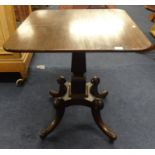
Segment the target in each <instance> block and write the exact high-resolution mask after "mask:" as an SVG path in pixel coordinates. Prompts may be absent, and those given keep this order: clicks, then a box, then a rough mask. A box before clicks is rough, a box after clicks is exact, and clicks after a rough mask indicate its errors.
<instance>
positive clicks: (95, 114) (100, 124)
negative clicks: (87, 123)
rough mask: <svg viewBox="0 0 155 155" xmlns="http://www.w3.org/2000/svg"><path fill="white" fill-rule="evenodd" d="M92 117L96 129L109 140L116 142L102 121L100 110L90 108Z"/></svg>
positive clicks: (113, 134) (115, 137)
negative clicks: (96, 126)
mask: <svg viewBox="0 0 155 155" xmlns="http://www.w3.org/2000/svg"><path fill="white" fill-rule="evenodd" d="M92 115H93V118H94V120H95V122H96V124H97V125H98V127H99V128H100V129H101V130H102V131H103V132H104V133H105V134H106V135H107V136H108V137H109V138H110V140H112V141H114V140H116V139H117V135H116V134H115V133H114V132H113V131H111V129H109V128H108V127H107V125H106V124H105V123H104V122H103V121H102V118H101V114H100V109H99V108H93V107H92Z"/></svg>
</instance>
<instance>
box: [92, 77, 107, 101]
mask: <svg viewBox="0 0 155 155" xmlns="http://www.w3.org/2000/svg"><path fill="white" fill-rule="evenodd" d="M91 83H92V86H91V88H90V92H91V94H92V95H94V96H95V97H99V98H103V99H104V98H105V97H106V96H107V95H108V91H107V90H104V91H103V92H101V93H99V92H98V85H99V83H100V79H99V77H97V76H94V77H93V78H92V79H91Z"/></svg>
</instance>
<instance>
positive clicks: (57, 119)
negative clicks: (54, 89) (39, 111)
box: [40, 100, 65, 139]
mask: <svg viewBox="0 0 155 155" xmlns="http://www.w3.org/2000/svg"><path fill="white" fill-rule="evenodd" d="M60 102H61V100H56V102H55V108H56V115H55V118H54V120H53V121H52V122H50V123H49V125H48V127H47V128H46V129H43V130H42V131H41V133H40V138H41V139H44V138H45V137H46V136H47V135H48V134H50V133H51V132H52V131H53V130H54V129H55V128H56V127H57V125H58V124H59V123H60V121H61V119H62V117H63V115H64V112H65V109H64V106H61V103H60Z"/></svg>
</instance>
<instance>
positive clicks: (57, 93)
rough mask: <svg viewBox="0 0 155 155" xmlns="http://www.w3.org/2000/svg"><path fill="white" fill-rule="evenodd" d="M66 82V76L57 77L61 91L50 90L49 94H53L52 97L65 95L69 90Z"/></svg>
mask: <svg viewBox="0 0 155 155" xmlns="http://www.w3.org/2000/svg"><path fill="white" fill-rule="evenodd" d="M65 82H66V79H65V78H64V76H60V77H59V78H58V79H57V83H58V84H59V85H60V86H59V91H54V90H50V91H49V94H50V95H51V96H52V97H54V98H55V97H60V96H63V95H65V93H66V92H67V88H66V86H65Z"/></svg>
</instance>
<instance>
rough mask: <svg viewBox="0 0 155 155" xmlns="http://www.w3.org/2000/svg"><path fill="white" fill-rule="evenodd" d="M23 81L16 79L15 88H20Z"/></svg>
mask: <svg viewBox="0 0 155 155" xmlns="http://www.w3.org/2000/svg"><path fill="white" fill-rule="evenodd" d="M24 81H25V80H24V79H18V80H17V81H16V86H17V87H20V86H22V85H23V84H24Z"/></svg>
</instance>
